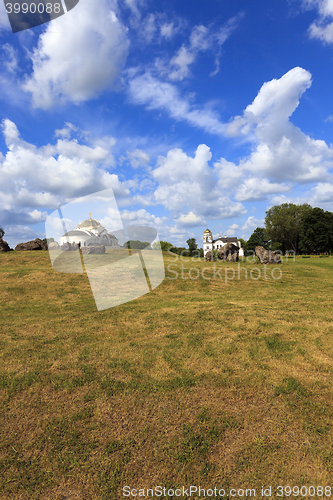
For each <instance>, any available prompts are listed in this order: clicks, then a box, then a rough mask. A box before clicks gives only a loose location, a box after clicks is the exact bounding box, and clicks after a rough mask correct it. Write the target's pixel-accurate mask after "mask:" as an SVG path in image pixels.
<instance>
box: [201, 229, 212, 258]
mask: <svg viewBox="0 0 333 500" xmlns="http://www.w3.org/2000/svg"><path fill="white" fill-rule="evenodd" d="M202 243H203V251H204V257H206V253H207V252H209V251H212V250H213V234H212V232H211V230H210V229H208V226H207V229H206V230H205V231H204V234H203V237H202Z"/></svg>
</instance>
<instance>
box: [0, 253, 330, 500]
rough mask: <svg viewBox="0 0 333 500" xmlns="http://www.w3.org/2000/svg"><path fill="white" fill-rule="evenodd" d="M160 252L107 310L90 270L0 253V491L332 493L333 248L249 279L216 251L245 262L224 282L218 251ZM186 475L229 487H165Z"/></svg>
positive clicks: (192, 481)
mask: <svg viewBox="0 0 333 500" xmlns="http://www.w3.org/2000/svg"><path fill="white" fill-rule="evenodd" d="M164 257H165V265H166V279H165V280H164V282H163V283H162V284H161V285H160V286H159V287H158V288H156V289H155V290H153V291H152V292H151V293H149V294H147V295H145V296H143V297H141V298H140V299H137V300H135V301H132V302H128V303H126V304H123V305H120V306H117V307H115V308H112V309H107V310H105V311H101V312H98V311H97V310H96V306H95V303H94V299H93V296H92V293H91V290H90V287H89V282H88V279H87V277H86V275H83V274H81V275H78V274H62V273H59V272H57V271H55V270H54V269H53V268H52V266H51V264H50V260H49V256H48V253H47V252H44V251H43V252H10V253H7V254H0V283H1V294H0V301H1V309H0V334H1V335H0V346H1V365H0V401H1V406H0V409H1V410H0V411H1V421H0V498H1V500H5V499H6V500H16V499H17V500H18V499H27V500H32V499H41V500H48V499H52V500H56V499H57V500H60V499H61V500H67V499H71V500H72V499H73V500H74V499H75V500H84V499H85V500H88V499H89V500H90V499H91V500H95V499H96V500H97V499H98V500H102V499H103V500H104V499H107V500H120V499H121V498H169V499H170V498H184V499H186V498H191V499H198V498H215V499H216V498H220V499H221V498H224V499H225V498H237V499H238V498H249V495H246V494H244V495H243V496H242V493H240V495H238V494H237V495H236V496H233V497H231V496H229V491H230V489H231V488H235V489H236V490H238V489H244V490H245V489H246V488H255V489H256V496H257V497H260V496H261V495H260V492H261V488H262V486H264V487H265V488H267V487H268V486H270V485H271V486H272V498H286V497H287V495H283V496H279V497H277V496H276V495H275V494H274V492H275V489H276V487H277V486H278V485H283V486H285V485H292V486H294V485H296V486H299V487H301V486H302V485H305V486H307V487H309V486H311V485H314V486H320V485H321V486H324V487H325V486H330V485H332V492H333V484H332V483H333V447H332V444H333V443H332V441H333V439H332V438H333V429H332V425H333V408H332V379H333V363H332V360H333V324H332V316H333V315H332V312H333V310H332V308H333V301H332V298H333V258H308V259H302V258H297V259H296V260H295V261H294V262H293V261H292V260H290V261H289V262H283V263H282V264H281V265H280V266H276V267H278V268H279V269H281V271H282V277H281V279H273V278H272V277H271V269H272V267H269V266H267V279H265V278H264V277H261V278H260V279H258V280H256V279H246V276H245V271H244V268H246V269H247V270H248V272H250V269H251V268H256V269H257V270H258V269H260V270H261V272H263V266H260V265H258V264H253V263H241V264H240V266H241V267H242V268H243V270H242V271H241V272H240V275H239V279H238V271H237V269H238V267H237V266H238V264H235V263H216V269H217V268H218V269H221V270H222V272H224V271H225V269H226V268H229V271H228V272H229V276H230V275H231V274H232V272H231V271H230V270H231V269H232V268H233V269H235V271H236V273H235V279H233V280H229V281H227V283H226V282H225V280H224V279H222V280H221V279H220V278H219V276H218V275H217V276H215V279H212V278H213V265H214V263H211V262H210V263H206V262H204V261H200V262H192V261H191V259H184V261H183V262H182V261H181V260H178V261H174V257H173V258H169V256H168V255H167V254H165V255H164ZM170 264H173V267H171V268H170V267H169V269H168V266H169V265H170ZM181 265H183V266H185V268H186V269H187V270H186V271H185V270H184V269H183V276H184V278H188V269H189V268H197V269H198V271H192V274H191V275H192V276H196V274H199V277H198V279H195V280H190V279H181V268H180V266H181ZM204 268H206V269H205V271H204V272H205V274H204V277H203V276H202V270H203V269H204ZM175 272H178V273H179V276H178V278H177V279H169V278H175ZM278 275H279V273H278V271H277V272H276V276H278ZM222 276H224V275H223V274H222ZM252 276H253V277H257V271H253V273H252ZM204 278H207V279H204ZM208 278H211V279H208ZM248 278H249V276H248ZM268 278H269V279H268ZM126 485H128V486H130V487H131V489H136V490H137V493H138V496H137V497H135V496H134V495H131V496H127V497H125V496H124V494H123V493H124V492H123V487H124V486H126ZM158 485H160V486H162V487H165V488H166V490H165V491H166V496H162V497H161V496H159V497H158V496H155V497H152V496H151V495H150V496H143V495H141V496H140V497H139V489H140V488H141V489H146V488H154V487H155V486H158ZM190 485H196V486H197V487H199V486H201V488H203V489H204V488H212V489H214V487H217V488H218V489H219V488H224V490H225V492H226V494H225V496H223V497H222V496H218V495H217V496H209V495H208V494H207V495H206V496H204V495H203V494H201V496H198V495H197V494H192V496H191V497H190V496H187V495H185V496H182V497H179V496H176V494H174V495H172V491H171V492H170V494H169V495H167V492H168V489H174V490H175V489H176V488H178V487H182V486H184V487H187V488H189V486H190ZM303 491H305V490H303ZM313 491H314V490H311V492H313ZM320 493H321V490H317V491H316V492H315V494H314V495H313V494H312V496H311V498H325V491H324V496H322V495H321V494H320ZM326 493H327V495H326V498H330V497H331V495H330V494H329V493H330V490H328V489H327V490H326ZM294 498H295V497H294ZM299 498H305V496H304V495H303V496H301V495H299ZM307 498H310V496H307Z"/></svg>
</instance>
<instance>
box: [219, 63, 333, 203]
mask: <svg viewBox="0 0 333 500" xmlns="http://www.w3.org/2000/svg"><path fill="white" fill-rule="evenodd" d="M310 85H311V74H310V73H309V72H308V71H306V70H305V69H303V68H299V67H296V68H293V69H292V70H290V71H288V73H286V74H285V75H283V76H282V77H281V78H280V79H273V80H271V81H270V82H266V83H264V84H263V86H262V87H261V89H260V91H259V92H258V95H257V96H256V98H255V99H254V101H253V102H252V104H250V105H248V106H247V107H246V109H245V110H244V112H243V115H241V116H236V117H235V118H234V119H233V120H232V121H231V122H230V123H229V126H228V133H229V134H230V135H231V136H243V137H246V138H248V139H249V141H250V142H252V145H253V146H252V152H251V153H250V155H248V156H246V157H244V158H242V159H241V160H240V161H239V164H238V165H234V166H233V165H232V164H231V163H230V162H227V161H226V160H225V159H221V160H220V161H219V162H217V163H216V164H215V168H216V170H217V172H218V175H219V176H220V178H221V180H220V184H221V185H223V186H225V187H232V188H234V189H235V198H236V199H237V200H240V201H246V200H248V201H250V200H262V199H265V198H267V196H268V195H272V194H274V193H283V192H287V191H290V190H291V189H292V186H293V183H295V182H298V183H310V182H316V181H317V182H318V181H319V182H321V181H324V180H327V179H328V178H331V177H332V175H331V173H330V169H331V168H332V167H333V148H332V147H329V146H328V145H327V144H326V143H325V141H322V140H317V139H313V138H311V137H310V136H308V135H306V134H304V133H303V132H302V131H301V130H300V129H299V128H298V127H296V126H295V125H293V124H292V123H291V121H290V117H291V115H292V113H293V112H294V110H295V109H296V108H297V106H298V105H299V101H300V97H301V96H302V94H303V93H304V92H305V91H306V89H308V88H309V87H310Z"/></svg>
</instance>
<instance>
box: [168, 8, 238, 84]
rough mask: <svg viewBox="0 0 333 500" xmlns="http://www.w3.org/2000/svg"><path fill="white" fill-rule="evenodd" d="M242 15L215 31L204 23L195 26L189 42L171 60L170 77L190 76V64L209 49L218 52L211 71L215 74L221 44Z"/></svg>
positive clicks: (181, 77)
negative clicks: (214, 67) (214, 68)
mask: <svg viewBox="0 0 333 500" xmlns="http://www.w3.org/2000/svg"><path fill="white" fill-rule="evenodd" d="M241 17H242V16H241V15H238V16H235V17H233V18H231V19H230V20H229V21H228V22H227V23H226V24H225V25H224V26H222V27H221V28H220V29H219V30H215V31H214V30H213V29H212V28H207V27H206V26H203V25H199V26H194V28H193V29H192V32H191V35H190V39H189V43H188V44H183V45H182V46H181V47H180V48H179V49H178V51H177V52H176V54H175V55H174V56H173V57H172V59H171V60H170V67H171V69H172V71H171V72H170V71H169V72H168V78H170V80H174V81H176V80H183V79H184V78H186V77H188V76H189V75H190V66H191V65H192V64H193V63H194V62H195V61H196V59H197V57H198V55H199V54H200V52H205V51H207V50H211V51H213V52H214V53H217V54H218V56H217V57H216V58H215V66H216V70H215V71H214V72H212V73H211V76H213V75H215V74H216V73H217V72H218V67H219V55H220V51H221V50H220V49H221V46H222V45H223V44H224V43H225V41H226V40H227V39H228V38H229V36H230V35H231V33H232V32H233V31H234V30H235V28H236V27H237V25H238V22H239V20H240V18H241Z"/></svg>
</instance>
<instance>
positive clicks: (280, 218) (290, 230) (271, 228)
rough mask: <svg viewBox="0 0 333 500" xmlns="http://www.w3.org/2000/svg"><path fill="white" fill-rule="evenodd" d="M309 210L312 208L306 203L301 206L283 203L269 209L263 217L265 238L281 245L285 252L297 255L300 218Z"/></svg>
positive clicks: (300, 225)
mask: <svg viewBox="0 0 333 500" xmlns="http://www.w3.org/2000/svg"><path fill="white" fill-rule="evenodd" d="M309 210H312V207H311V206H310V205H308V204H307V203H304V204H303V205H295V204H294V203H283V204H282V205H275V206H274V207H272V208H270V209H269V210H267V212H266V217H265V229H266V234H267V237H268V238H269V239H270V240H271V241H272V242H273V243H274V242H279V243H281V244H282V246H283V247H284V248H285V249H286V250H293V251H294V252H295V253H297V250H298V243H299V238H300V233H301V230H302V218H303V217H304V215H305V214H306V213H307V212H308V211H309Z"/></svg>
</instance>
